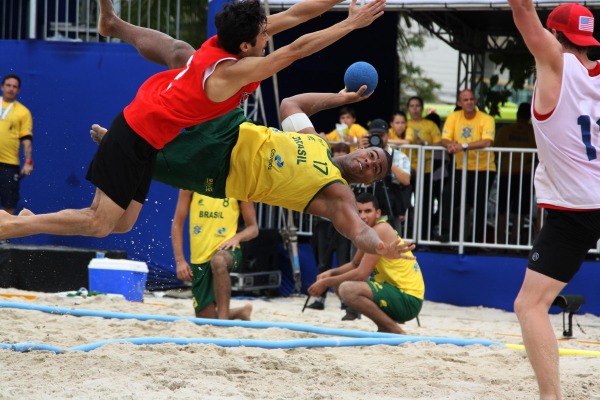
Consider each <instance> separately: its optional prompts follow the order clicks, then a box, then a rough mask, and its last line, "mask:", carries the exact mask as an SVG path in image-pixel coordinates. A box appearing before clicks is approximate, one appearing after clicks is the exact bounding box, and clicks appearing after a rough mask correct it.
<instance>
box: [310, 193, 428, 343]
mask: <svg viewBox="0 0 600 400" xmlns="http://www.w3.org/2000/svg"><path fill="white" fill-rule="evenodd" d="M356 203H357V204H356V205H357V206H358V213H359V215H360V218H361V219H362V220H363V221H364V222H365V223H366V224H367V225H369V226H370V227H372V228H373V229H374V230H375V232H377V234H378V235H379V237H380V238H381V240H383V241H384V242H386V241H387V242H389V241H392V240H394V239H395V238H398V233H397V232H396V231H395V230H394V229H393V228H392V226H391V225H390V224H388V223H387V222H386V221H385V220H382V219H381V209H380V208H379V204H378V202H377V199H376V198H375V197H374V196H373V195H372V194H371V193H361V194H360V195H358V197H357V198H356ZM406 255H409V256H412V254H410V253H407V254H406ZM371 274H373V275H372V276H371ZM328 287H333V288H334V290H335V292H336V293H337V294H338V295H339V296H340V297H341V299H342V301H343V302H344V303H345V304H347V305H348V307H352V308H353V309H355V310H356V311H358V312H360V313H363V314H364V315H365V316H367V317H368V318H370V319H371V320H372V321H373V322H374V323H375V324H376V325H377V328H378V331H379V332H390V333H399V334H404V333H405V332H404V330H403V329H402V328H401V327H400V326H399V325H398V324H397V322H405V321H409V320H411V319H413V318H415V317H416V316H417V315H418V314H419V312H420V311H421V306H422V305H423V298H424V296H425V283H424V282H423V275H422V274H421V268H420V267H419V264H418V263H417V260H416V259H413V260H407V259H390V258H386V257H383V256H379V255H377V254H367V253H364V252H363V251H361V250H358V251H357V252H356V255H355V256H354V258H353V259H352V261H350V262H349V263H347V264H344V265H342V266H341V267H339V268H333V269H330V270H329V271H326V272H323V273H322V274H319V275H318V276H317V281H316V282H315V283H313V284H312V285H311V286H310V287H309V288H308V293H309V294H310V295H311V296H319V295H320V294H321V293H323V291H324V290H325V289H326V288H328Z"/></svg>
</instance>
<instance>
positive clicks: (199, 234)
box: [171, 190, 258, 320]
mask: <svg viewBox="0 0 600 400" xmlns="http://www.w3.org/2000/svg"><path fill="white" fill-rule="evenodd" d="M240 213H241V214H242V218H243V219H244V228H243V229H242V230H240V231H239V232H238V220H239V216H240ZM188 215H189V232H190V253H191V254H190V263H189V264H188V262H187V260H186V258H185V255H184V254H183V226H184V224H185V219H186V217H187V216H188ZM256 236H258V223H257V222H256V212H255V211H254V204H253V203H249V202H238V201H237V200H236V199H233V198H229V197H228V198H225V199H213V198H211V197H207V196H203V195H201V194H198V193H193V192H190V191H188V190H180V191H179V199H178V201H177V207H176V208H175V215H174V216H173V224H172V226H171V240H172V243H173V254H174V256H175V263H176V268H177V278H179V279H180V280H182V281H188V282H192V293H193V295H194V310H195V311H196V317H198V318H219V319H242V320H249V319H250V314H251V313H252V306H251V305H250V304H246V305H245V306H243V307H236V308H229V300H230V299H231V280H230V278H229V272H230V271H234V270H235V269H236V268H237V266H238V264H239V262H240V261H241V250H240V242H245V241H248V240H250V239H253V238H255V237H256Z"/></svg>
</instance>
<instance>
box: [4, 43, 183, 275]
mask: <svg viewBox="0 0 600 400" xmlns="http://www.w3.org/2000/svg"><path fill="white" fill-rule="evenodd" d="M0 52H1V54H2V55H3V56H2V57H1V58H0V74H2V75H5V74H8V73H16V74H18V75H19V76H21V78H22V81H23V82H22V89H21V94H20V96H19V100H20V101H21V102H23V104H25V105H26V106H27V107H28V108H29V109H30V110H31V112H32V114H33V120H34V141H33V146H34V147H33V158H34V160H35V170H34V173H33V174H32V175H31V176H29V177H27V178H26V179H24V180H23V182H22V185H21V191H22V193H21V202H20V207H27V208H29V209H31V210H32V211H33V212H36V213H46V212H52V211H57V210H60V209H63V208H83V207H87V206H89V205H90V204H91V200H92V198H93V194H94V187H93V186H92V185H91V184H90V183H89V182H88V181H86V180H85V174H86V172H87V167H88V164H89V162H90V160H91V158H92V156H93V154H94V152H95V150H96V145H95V144H94V143H93V142H92V140H91V139H90V136H89V128H90V126H91V124H92V123H94V122H96V123H99V124H101V125H104V126H108V125H110V123H111V121H112V119H113V118H114V116H115V115H117V113H118V112H119V111H121V110H122V109H123V107H125V106H126V105H127V104H128V103H129V102H130V101H131V99H132V98H133V97H134V95H135V93H136V90H137V88H138V87H139V85H140V84H141V83H142V82H143V81H144V80H145V79H146V78H147V77H149V76H150V75H152V74H153V73H156V72H158V71H161V70H162V68H161V67H159V66H157V65H154V64H151V63H149V62H147V61H145V60H143V59H142V58H141V57H140V56H139V55H138V54H137V52H136V51H135V50H134V49H133V48H132V47H131V46H129V45H126V44H114V43H111V44H106V43H68V42H44V41H30V40H27V41H6V40H3V41H0ZM176 198H177V191H176V190H175V189H173V188H170V187H168V186H165V185H162V184H159V183H154V184H153V185H152V189H151V192H150V195H149V196H148V202H147V204H146V206H145V207H144V209H143V211H142V214H141V216H140V218H139V220H138V223H137V225H136V226H135V228H134V229H133V231H132V232H130V233H128V234H125V235H112V236H109V237H107V238H104V239H95V238H86V237H79V236H75V237H61V236H50V235H37V236H33V237H29V238H22V239H15V240H11V242H13V243H23V244H51V245H66V246H76V247H91V248H107V249H123V250H126V251H127V252H128V254H129V257H130V258H132V259H138V260H150V259H151V260H153V261H154V262H155V263H157V264H167V265H170V264H171V258H172V255H171V248H170V239H169V234H170V222H171V217H172V213H173V209H174V202H175V201H176Z"/></svg>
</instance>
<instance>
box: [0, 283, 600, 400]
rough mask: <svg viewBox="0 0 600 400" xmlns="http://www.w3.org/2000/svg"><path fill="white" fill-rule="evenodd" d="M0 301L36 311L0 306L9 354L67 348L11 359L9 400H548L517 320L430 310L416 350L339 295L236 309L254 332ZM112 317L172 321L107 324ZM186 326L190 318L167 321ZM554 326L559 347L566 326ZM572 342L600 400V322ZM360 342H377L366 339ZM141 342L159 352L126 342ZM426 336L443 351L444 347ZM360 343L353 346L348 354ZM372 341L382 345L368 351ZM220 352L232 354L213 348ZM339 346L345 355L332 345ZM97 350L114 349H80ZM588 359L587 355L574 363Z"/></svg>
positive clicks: (102, 307) (66, 300) (5, 387)
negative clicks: (315, 302) (378, 329)
mask: <svg viewBox="0 0 600 400" xmlns="http://www.w3.org/2000/svg"><path fill="white" fill-rule="evenodd" d="M0 293H2V294H3V295H0V303H2V304H5V305H9V306H10V304H11V303H13V304H15V306H16V307H25V308H12V307H2V308H0V321H2V322H1V324H0V343H2V345H3V346H11V345H12V346H15V345H16V344H25V343H28V344H29V345H32V344H42V345H46V346H48V348H49V349H53V348H54V349H58V350H59V351H60V350H62V353H60V354H57V353H56V352H54V351H48V350H33V351H29V352H22V351H13V350H8V349H0V365H2V366H3V368H2V369H0V399H12V398H19V399H39V398H109V399H111V398H114V399H117V398H118V399H121V398H131V399H137V398H140V399H142V398H143V399H169V398H178V399H181V398H203V399H222V398H231V399H366V398H372V399H484V398H485V399H511V400H514V399H532V398H536V396H537V386H536V383H535V379H534V376H533V371H532V370H531V367H530V365H529V363H528V361H527V359H526V355H525V352H524V351H522V350H518V347H519V346H520V345H521V344H522V340H521V336H520V328H519V324H518V322H517V319H516V317H515V315H514V314H513V313H509V312H505V311H500V310H496V309H489V308H483V307H468V308H467V307H456V306H451V305H447V304H441V303H433V302H425V304H424V306H423V310H422V312H421V314H420V320H421V327H419V326H417V322H416V320H413V321H409V322H407V323H406V324H405V325H404V329H405V330H406V331H407V333H408V335H409V337H414V338H415V341H414V342H413V341H411V342H405V343H401V344H395V345H391V344H377V341H378V340H379V341H380V342H381V343H384V342H385V341H386V340H387V339H385V338H383V337H382V335H378V334H377V333H374V330H375V325H374V324H373V323H372V322H371V321H370V320H368V319H366V318H364V317H363V318H362V319H360V320H355V321H341V320H340V319H341V317H342V316H343V315H344V314H343V312H342V311H341V310H340V308H339V300H338V299H337V298H336V297H335V296H329V297H328V299H327V304H326V308H325V310H323V311H317V310H311V309H307V310H305V311H304V313H302V312H301V311H302V306H303V305H304V302H305V300H306V298H305V297H286V298H271V299H239V300H238V299H233V300H232V306H239V305H242V304H244V303H248V302H249V303H251V304H252V306H253V308H254V312H253V315H252V317H253V318H252V319H253V321H250V323H247V324H246V325H245V326H239V325H236V324H237V322H239V321H233V322H232V326H215V325H207V324H203V325H199V324H197V323H194V322H193V320H194V318H192V317H193V310H192V306H191V300H189V299H176V298H167V297H162V298H156V297H153V296H149V295H146V296H145V303H135V302H128V301H126V300H124V299H122V298H119V297H108V296H94V297H88V298H81V297H64V296H59V295H58V294H50V293H36V292H24V291H20V290H15V289H2V290H1V291H0ZM7 295H12V296H14V297H6V296H7ZM23 296H27V297H23ZM26 307H32V308H36V307H40V308H49V309H52V308H56V309H60V310H65V309H66V310H72V311H73V313H78V312H81V313H87V312H88V311H89V310H92V311H93V312H95V313H97V314H98V315H99V316H74V315H73V313H65V314H60V313H59V314H54V313H51V312H43V311H38V310H35V309H27V308H26ZM110 313H119V314H126V315H127V316H153V315H155V316H156V318H157V319H161V318H162V319H165V320H153V319H148V320H140V319H136V318H126V319H116V318H105V317H102V315H103V314H110ZM178 318H182V319H179V320H175V321H168V320H167V319H178ZM551 319H552V325H553V327H555V333H556V335H557V337H559V338H560V337H561V336H562V315H561V314H556V315H552V316H551ZM241 325H244V324H243V323H242V324H241ZM285 326H290V327H292V328H294V327H296V328H298V329H285V328H284V327H285ZM340 333H343V334H344V335H341V334H340ZM573 333H574V339H571V340H568V341H563V340H561V341H559V347H560V348H561V349H563V352H564V353H566V354H570V355H563V356H561V374H562V377H563V379H562V384H563V395H564V397H565V398H567V399H596V398H600V383H599V382H600V381H599V380H598V377H599V376H600V358H599V357H598V356H599V355H600V318H599V317H596V316H593V315H590V314H586V315H576V316H575V319H574V325H573ZM347 334H350V335H354V336H355V337H352V336H348V335H347ZM361 335H362V336H367V338H356V336H361ZM368 336H371V338H370V339H369V338H368ZM388 336H392V335H388ZM130 338H135V339H137V340H138V342H140V343H149V342H151V341H152V340H154V342H156V343H157V344H140V345H136V344H132V343H119V342H116V341H117V340H120V339H130ZM150 338H152V340H151V339H150ZM397 338H402V336H398V337H397ZM427 338H434V339H436V340H437V339H439V342H438V343H439V344H436V343H434V342H433V341H431V340H427ZM156 339H164V341H169V340H171V341H174V339H177V340H179V341H180V342H181V343H186V341H194V340H205V342H206V343H205V344H195V343H189V344H175V343H168V342H164V341H163V342H161V341H158V340H156ZM353 340H354V341H355V342H356V344H351V343H350V344H349V342H350V341H353ZM364 340H370V341H371V342H375V343H369V345H363V344H361V341H364ZM218 342H221V343H226V345H225V346H223V345H218V344H214V343H218ZM331 342H336V343H338V346H339V343H341V344H342V347H331V346H328V345H327V343H331ZM98 343H103V344H102V345H100V346H97V347H94V346H92V347H93V348H89V349H85V351H73V350H72V349H75V348H78V347H81V346H85V345H90V344H93V345H95V344H98ZM244 343H246V344H251V345H250V346H249V345H243V344H244ZM278 343H282V344H283V346H289V347H288V348H281V347H278ZM480 343H481V344H480ZM496 343H497V344H496ZM255 345H256V346H255ZM269 345H271V346H273V347H274V348H267V346H269ZM507 345H514V346H515V347H517V349H514V348H509V347H508V346H507ZM577 352H579V353H582V355H573V354H574V353H577Z"/></svg>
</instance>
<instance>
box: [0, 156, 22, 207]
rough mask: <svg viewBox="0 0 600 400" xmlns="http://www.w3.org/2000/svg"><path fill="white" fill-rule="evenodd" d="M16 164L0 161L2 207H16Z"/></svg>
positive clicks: (17, 174)
mask: <svg viewBox="0 0 600 400" xmlns="http://www.w3.org/2000/svg"><path fill="white" fill-rule="evenodd" d="M20 172H21V167H20V166H18V165H11V164H4V163H0V204H1V205H2V208H17V203H18V202H19V183H20V182H19V180H20V179H21V177H20V176H19V173H20Z"/></svg>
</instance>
